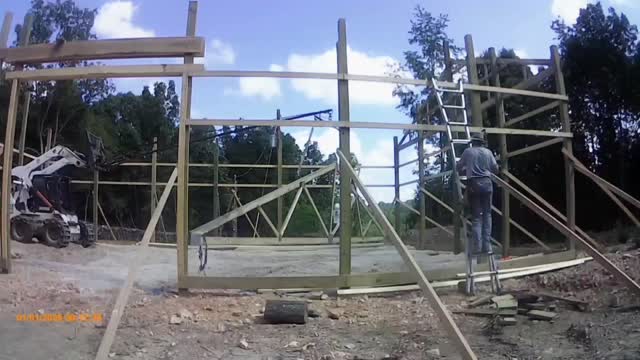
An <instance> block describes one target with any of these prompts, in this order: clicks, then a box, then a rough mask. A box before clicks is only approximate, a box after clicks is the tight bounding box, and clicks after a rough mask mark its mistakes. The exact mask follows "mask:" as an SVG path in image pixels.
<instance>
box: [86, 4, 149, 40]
mask: <svg viewBox="0 0 640 360" xmlns="http://www.w3.org/2000/svg"><path fill="white" fill-rule="evenodd" d="M137 10H138V7H137V6H135V5H134V4H133V2H131V1H110V2H107V3H105V4H103V5H102V6H101V7H100V9H98V15H97V16H96V19H95V22H94V25H93V26H94V30H95V31H96V34H97V35H98V37H99V38H103V39H104V38H136V37H151V36H155V32H154V31H153V30H148V29H144V28H142V27H140V26H138V25H135V24H134V23H133V15H134V14H135V12H136V11H137Z"/></svg>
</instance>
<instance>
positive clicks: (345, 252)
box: [336, 19, 351, 275]
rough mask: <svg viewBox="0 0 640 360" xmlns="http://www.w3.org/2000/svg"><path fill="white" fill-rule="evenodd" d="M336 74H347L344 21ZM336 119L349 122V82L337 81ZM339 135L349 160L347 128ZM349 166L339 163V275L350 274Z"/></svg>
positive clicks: (349, 147)
mask: <svg viewBox="0 0 640 360" xmlns="http://www.w3.org/2000/svg"><path fill="white" fill-rule="evenodd" d="M336 53H337V57H338V74H347V73H348V67H347V25H346V22H345V20H344V19H340V20H338V43H337V45H336ZM338 117H339V120H340V121H345V122H348V121H349V81H348V80H338ZM339 133H340V151H341V152H342V153H343V154H345V156H347V158H349V159H350V158H351V146H350V139H349V136H350V135H349V128H347V127H343V128H340V130H339ZM347 166H349V164H347V163H346V162H344V161H341V162H340V275H349V274H351V176H350V173H349V172H348V168H347Z"/></svg>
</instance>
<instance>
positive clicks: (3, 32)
mask: <svg viewBox="0 0 640 360" xmlns="http://www.w3.org/2000/svg"><path fill="white" fill-rule="evenodd" d="M12 22H13V13H12V12H11V11H7V12H6V13H4V19H3V20H2V28H1V29H0V49H6V48H7V41H9V35H11V23H12ZM3 63H4V60H3V59H0V73H2V78H3V79H4V74H3V71H2V65H3Z"/></svg>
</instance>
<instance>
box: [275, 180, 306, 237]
mask: <svg viewBox="0 0 640 360" xmlns="http://www.w3.org/2000/svg"><path fill="white" fill-rule="evenodd" d="M303 189H304V184H301V185H300V188H298V191H296V195H295V196H294V197H293V202H292V203H291V206H290V207H289V211H288V212H287V216H286V217H285V218H284V223H283V224H282V227H281V228H280V231H279V232H277V234H280V236H284V232H285V230H287V226H288V225H289V221H291V217H292V216H293V212H294V211H295V210H296V206H297V205H298V201H300V195H302V190H303Z"/></svg>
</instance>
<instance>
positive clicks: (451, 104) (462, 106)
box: [431, 79, 502, 295]
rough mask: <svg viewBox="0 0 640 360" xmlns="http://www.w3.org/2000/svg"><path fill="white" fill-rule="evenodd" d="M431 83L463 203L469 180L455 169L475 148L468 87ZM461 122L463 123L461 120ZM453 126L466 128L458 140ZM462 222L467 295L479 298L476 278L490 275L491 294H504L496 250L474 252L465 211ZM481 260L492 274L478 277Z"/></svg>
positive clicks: (462, 213) (457, 189) (458, 197)
mask: <svg viewBox="0 0 640 360" xmlns="http://www.w3.org/2000/svg"><path fill="white" fill-rule="evenodd" d="M431 82H432V84H433V89H434V90H435V93H436V98H437V99H438V106H439V108H440V113H441V115H442V119H443V120H444V122H445V125H446V127H447V131H446V133H447V138H448V141H449V147H450V149H449V153H450V156H451V159H453V160H454V161H453V169H452V170H453V180H454V191H455V195H457V200H458V201H460V202H461V203H462V200H463V195H462V186H461V183H460V181H462V180H466V176H458V174H457V171H456V169H455V165H456V164H457V163H458V161H459V160H460V157H459V156H458V151H459V153H460V154H462V152H463V151H464V150H465V149H467V148H468V147H470V146H471V132H470V130H469V121H468V117H467V109H466V103H465V97H464V86H463V83H462V80H460V81H458V87H457V88H444V87H440V86H438V81H437V80H436V79H432V80H431ZM445 94H449V97H448V98H447V99H446V100H445V99H443V97H444V95H445ZM447 111H452V112H455V113H454V114H455V115H454V116H452V118H453V119H454V120H451V119H450V118H449V114H448V112H447ZM460 114H461V115H460ZM459 118H461V119H460V120H458V119H459ZM452 126H463V127H464V131H463V132H457V134H458V136H457V137H454V136H453V131H452V129H451V127H452ZM460 134H462V135H460ZM460 222H461V225H462V231H461V234H462V236H463V237H464V238H463V239H464V244H465V252H466V263H467V264H466V265H467V266H466V287H465V291H466V293H467V294H469V295H473V294H475V290H476V289H475V278H476V277H478V276H486V275H489V277H490V280H491V290H492V291H493V292H495V293H500V292H501V290H502V289H501V286H500V279H499V278H498V264H497V261H496V260H495V257H494V254H493V248H492V246H491V242H489V244H486V246H487V247H488V251H487V252H484V253H483V252H474V249H472V246H471V245H470V242H469V241H468V239H469V238H473V234H469V233H468V232H467V231H468V227H467V222H466V217H465V215H464V211H462V212H461V214H460ZM481 256H487V257H488V259H489V271H488V272H478V273H475V272H474V270H473V269H474V265H475V264H474V262H477V260H478V259H479V257H481Z"/></svg>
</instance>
